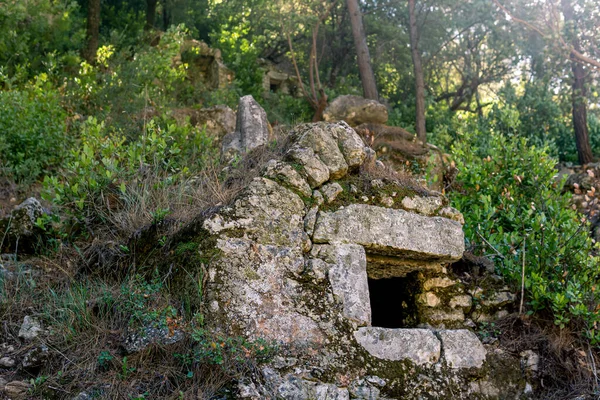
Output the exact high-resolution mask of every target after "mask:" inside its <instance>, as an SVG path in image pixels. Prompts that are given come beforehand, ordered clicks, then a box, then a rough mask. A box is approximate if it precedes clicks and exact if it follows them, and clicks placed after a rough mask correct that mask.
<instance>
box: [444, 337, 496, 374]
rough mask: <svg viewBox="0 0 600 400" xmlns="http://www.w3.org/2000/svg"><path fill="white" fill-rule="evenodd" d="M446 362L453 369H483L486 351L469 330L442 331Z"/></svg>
mask: <svg viewBox="0 0 600 400" xmlns="http://www.w3.org/2000/svg"><path fill="white" fill-rule="evenodd" d="M438 336H439V337H440V340H441V341H442V349H443V356H444V360H445V361H446V363H447V364H448V366H449V367H451V368H481V367H482V366H483V362H484V361H485V357H486V354H487V352H486V350H485V347H483V344H481V342H480V341H479V339H478V338H477V336H475V334H474V333H473V332H471V331H469V330H467V329H458V330H441V331H438Z"/></svg>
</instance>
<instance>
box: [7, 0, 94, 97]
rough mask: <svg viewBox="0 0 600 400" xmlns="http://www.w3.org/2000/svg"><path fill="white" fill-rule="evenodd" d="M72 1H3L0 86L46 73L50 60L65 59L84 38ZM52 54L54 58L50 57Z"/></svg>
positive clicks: (81, 25) (81, 22) (75, 5)
mask: <svg viewBox="0 0 600 400" xmlns="http://www.w3.org/2000/svg"><path fill="white" fill-rule="evenodd" d="M77 11H78V6H77V3H76V2H74V1H52V0H31V1H3V2H2V6H1V7H0V87H2V85H3V84H4V85H5V86H9V87H10V86H12V85H14V84H18V83H24V82H26V81H27V80H28V79H29V78H31V77H32V76H33V75H35V74H38V73H40V72H42V71H46V70H47V67H48V65H47V63H48V61H49V57H54V56H55V55H56V53H57V52H58V53H60V54H61V56H60V57H59V58H62V57H63V56H68V55H69V53H70V52H71V51H76V50H77V49H79V48H80V47H81V44H82V43H83V40H84V38H85V29H84V26H83V22H84V21H83V19H79V18H76V16H77ZM53 55H54V56H53Z"/></svg>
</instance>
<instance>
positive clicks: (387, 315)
mask: <svg viewBox="0 0 600 400" xmlns="http://www.w3.org/2000/svg"><path fill="white" fill-rule="evenodd" d="M416 273H417V272H413V273H410V274H408V275H406V276H404V277H394V278H385V279H371V278H369V298H370V301H371V325H372V326H376V327H380V328H414V327H416V326H417V324H418V316H417V306H416V302H415V301H416V295H417V294H418V292H419V287H418V281H417V279H416V278H417V277H416Z"/></svg>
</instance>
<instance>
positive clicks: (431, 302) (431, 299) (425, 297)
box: [419, 292, 441, 307]
mask: <svg viewBox="0 0 600 400" xmlns="http://www.w3.org/2000/svg"><path fill="white" fill-rule="evenodd" d="M419 299H420V300H421V302H422V303H423V304H425V305H426V306H428V307H437V306H438V305H439V304H440V301H441V300H440V298H439V297H437V296H436V295H435V294H434V293H432V292H427V293H421V294H420V295H419Z"/></svg>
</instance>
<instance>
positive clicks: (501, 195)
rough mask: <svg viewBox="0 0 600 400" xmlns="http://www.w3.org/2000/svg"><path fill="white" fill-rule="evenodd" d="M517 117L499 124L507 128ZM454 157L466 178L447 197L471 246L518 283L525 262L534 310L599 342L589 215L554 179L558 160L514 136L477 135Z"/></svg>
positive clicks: (459, 144) (467, 137)
mask: <svg viewBox="0 0 600 400" xmlns="http://www.w3.org/2000/svg"><path fill="white" fill-rule="evenodd" d="M513 117H514V115H512V116H511V115H510V114H507V115H504V116H503V118H501V119H500V120H502V121H504V122H506V123H507V125H505V128H506V129H508V128H509V126H510V121H511V118H513ZM506 129H505V131H506ZM452 152H453V154H454V157H455V161H456V166H457V168H458V169H459V170H460V171H461V173H460V174H459V176H458V178H457V181H456V183H455V185H456V186H457V190H455V191H453V192H451V193H450V198H451V200H452V203H453V204H454V206H455V207H457V208H458V209H459V210H462V211H463V212H464V215H465V226H464V230H465V236H466V239H467V241H468V244H469V246H470V247H472V248H473V249H474V250H475V251H477V252H479V253H487V254H488V255H489V256H490V257H494V258H496V261H497V269H498V271H499V272H500V273H502V275H504V276H505V277H507V278H509V279H510V280H511V281H512V282H515V283H519V282H520V280H521V278H520V277H521V269H522V265H523V258H525V296H526V299H527V300H528V303H529V305H530V307H531V309H532V310H533V311H539V310H544V309H548V310H551V311H552V313H553V316H554V320H555V323H556V324H557V325H559V326H561V327H564V326H567V325H569V324H573V325H571V326H578V324H580V323H581V324H583V326H584V331H585V332H586V334H587V335H588V337H590V338H591V339H593V340H594V342H596V337H597V325H596V324H597V321H598V320H599V317H598V314H597V311H596V309H595V307H596V304H598V300H599V299H598V295H597V294H596V286H597V285H598V283H600V282H599V279H600V275H599V272H600V266H599V264H598V261H597V260H596V259H595V258H594V257H593V256H592V255H591V250H592V247H593V243H592V241H591V238H590V237H589V234H588V226H587V223H586V222H585V217H583V216H581V215H579V214H578V213H576V212H575V211H574V210H572V208H571V205H570V203H569V196H568V195H565V194H562V193H561V188H562V184H561V183H560V182H556V181H555V180H554V177H553V176H554V174H555V170H554V165H555V163H556V160H555V159H553V158H552V157H550V156H549V155H548V150H547V148H537V147H535V146H530V145H529V144H528V142H527V140H526V139H525V138H522V137H517V136H516V135H515V134H513V133H501V132H498V130H492V131H491V132H490V133H487V134H483V133H480V132H477V131H476V130H472V131H471V132H464V133H463V135H462V136H461V137H460V140H458V141H456V142H455V144H454V146H453V147H452ZM484 239H485V240H484ZM485 241H487V242H489V244H487V243H486V242H485Z"/></svg>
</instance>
